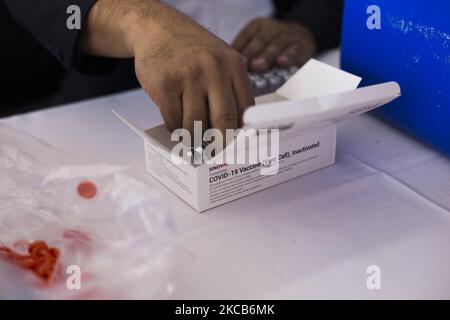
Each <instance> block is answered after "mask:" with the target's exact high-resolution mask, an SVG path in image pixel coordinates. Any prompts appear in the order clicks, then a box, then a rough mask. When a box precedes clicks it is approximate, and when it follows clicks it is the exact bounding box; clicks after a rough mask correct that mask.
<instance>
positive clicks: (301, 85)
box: [116, 60, 400, 212]
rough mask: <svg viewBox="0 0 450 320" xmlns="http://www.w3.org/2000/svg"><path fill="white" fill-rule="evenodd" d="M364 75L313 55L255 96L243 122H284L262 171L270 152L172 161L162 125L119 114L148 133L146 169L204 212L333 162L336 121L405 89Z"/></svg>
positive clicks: (247, 124)
mask: <svg viewBox="0 0 450 320" xmlns="http://www.w3.org/2000/svg"><path fill="white" fill-rule="evenodd" d="M360 81H361V78H359V77H357V76H355V75H352V74H349V73H346V72H344V71H341V70H339V69H336V68H333V67H331V66H328V65H326V64H323V63H321V62H318V61H316V60H311V61H309V62H308V63H307V64H306V65H305V66H304V67H303V68H302V69H300V70H299V71H298V73H296V74H295V75H294V76H293V77H292V78H291V79H290V80H289V81H288V82H287V83H286V84H285V85H284V86H283V87H282V88H280V89H279V90H278V91H277V92H276V93H274V94H270V95H266V96H261V97H258V98H257V99H256V106H254V107H251V108H249V109H247V111H246V112H245V114H244V124H245V126H244V128H255V129H268V128H280V129H282V130H281V131H280V143H279V155H278V156H277V157H276V159H271V162H270V163H274V161H276V164H277V168H278V171H277V173H276V174H273V175H262V174H261V166H265V164H266V163H267V161H266V159H260V161H259V162H257V163H249V164H244V165H237V164H230V165H228V164H220V165H214V164H213V165H211V164H206V163H204V164H200V165H194V164H188V163H184V164H175V163H173V161H172V154H171V151H172V148H173V147H174V146H175V145H176V144H177V143H178V142H172V141H171V136H170V133H169V132H168V131H167V130H166V129H165V128H164V126H162V125H161V126H157V127H154V128H151V129H148V130H142V129H140V128H138V127H136V126H134V125H133V124H131V123H130V122H129V121H127V120H126V119H125V118H123V117H121V116H120V115H118V114H116V115H117V116H118V117H119V118H120V119H121V120H122V121H123V122H124V123H125V124H126V125H127V126H129V127H130V128H131V129H133V130H134V131H135V132H136V133H138V134H139V135H140V136H141V137H142V138H143V139H144V142H145V162H146V167H147V170H148V172H149V173H150V174H151V175H152V176H153V177H154V178H156V179H157V180H158V181H159V182H161V183H162V184H163V185H165V186H166V187H167V188H169V189H170V190H171V191H173V192H174V193H175V194H177V195H178V196H179V197H180V198H182V199H183V200H184V201H186V202H187V203H188V204H189V205H191V206H192V207H193V208H194V209H196V210H197V211H199V212H201V211H205V210H208V209H210V208H213V207H216V206H219V205H222V204H224V203H227V202H229V201H232V200H236V199H238V198H241V197H243V196H246V195H249V194H252V193H254V192H257V191H260V190H263V189H266V188H269V187H271V186H274V185H276V184H279V183H282V182H284V181H287V180H290V179H293V178H296V177H299V176H302V175H304V174H307V173H310V172H312V171H315V170H318V169H321V168H324V167H326V166H329V165H331V164H334V162H335V149H336V123H337V122H338V121H341V120H343V119H346V118H348V117H350V116H355V115H359V114H361V113H364V112H367V111H369V110H372V109H375V108H377V107H379V106H382V105H384V104H386V103H388V102H390V101H392V100H394V99H396V98H397V97H399V96H400V87H399V85H398V84H397V83H395V82H390V83H385V84H381V85H376V86H371V87H366V88H361V89H356V88H357V86H358V85H359V83H360ZM250 148H251V147H250ZM247 151H248V148H247V149H246V150H241V152H247ZM237 152H240V151H237ZM274 201H276V199H274Z"/></svg>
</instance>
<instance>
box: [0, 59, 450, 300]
mask: <svg viewBox="0 0 450 320" xmlns="http://www.w3.org/2000/svg"><path fill="white" fill-rule="evenodd" d="M322 59H324V60H325V61H328V62H330V63H334V64H337V63H338V56H337V54H336V53H333V54H331V55H327V56H325V57H322ZM111 109H115V110H117V111H118V112H120V113H121V114H124V115H127V116H128V118H130V120H132V121H134V122H135V123H137V124H139V125H140V126H142V127H144V128H149V127H152V126H154V125H157V124H159V123H160V122H161V121H162V120H161V117H160V115H159V112H158V110H157V108H156V107H155V106H154V104H153V103H152V102H150V101H149V100H148V98H147V97H146V96H145V94H144V93H143V92H142V91H141V90H136V91H131V92H127V93H123V94H119V95H114V96H110V97H105V98H100V99H95V100H91V101H86V102H81V103H76V104H72V105H68V106H62V107H59V108H55V109H50V110H44V111H40V112H34V113H31V114H25V115H19V116H15V117H11V118H8V119H3V120H1V122H3V123H6V124H8V125H10V126H12V127H17V128H20V129H23V130H25V131H28V132H30V133H33V134H35V135H36V136H38V137H40V138H42V139H44V140H46V141H48V142H49V143H51V144H53V145H55V146H57V147H59V148H61V149H64V150H66V151H69V152H73V153H76V154H77V155H78V156H83V157H85V158H91V159H92V158H95V159H100V160H103V161H108V160H110V161H115V162H116V161H120V162H125V163H130V164H133V165H134V166H136V167H138V168H139V169H140V170H142V172H144V159H143V143H142V141H141V139H140V138H138V137H137V136H136V135H135V134H134V133H132V132H131V131H130V130H129V129H127V128H126V127H125V126H124V125H123V124H122V123H121V122H120V121H119V120H118V119H117V118H116V117H115V116H114V115H113V114H112V113H111ZM338 141H339V142H338V154H337V163H336V165H334V166H331V167H328V168H326V169H323V170H320V171H317V172H314V173H312V174H309V175H307V176H304V177H300V178H297V179H294V180H292V181H289V182H287V183H284V184H281V185H278V186H276V187H273V188H270V189H268V190H265V191H262V192H259V193H256V194H254V195H251V196H248V197H245V198H243V199H240V200H237V201H234V202H232V203H229V204H226V205H224V206H222V207H219V208H216V209H213V210H210V211H207V212H206V213H205V214H198V213H196V212H195V211H194V210H192V209H191V208H190V207H189V206H188V205H187V204H185V203H184V202H182V201H181V200H180V199H179V198H177V197H176V196H175V195H173V194H172V193H171V192H169V191H168V190H166V189H165V188H164V187H162V186H161V185H159V184H158V183H157V182H156V181H155V180H153V179H152V178H151V177H150V176H148V179H149V180H151V181H152V182H153V183H154V184H155V185H156V186H157V188H159V189H161V191H162V192H163V194H164V196H165V197H167V200H168V201H167V203H168V204H169V205H170V206H171V209H172V213H173V219H174V221H175V224H176V227H177V229H178V232H179V237H178V239H176V242H177V243H178V245H179V248H180V250H179V251H180V260H179V263H178V264H177V268H176V271H175V276H174V279H175V285H176V287H175V293H174V296H173V297H174V298H194V299H195V298H220V299H221V298H224V299H228V298H250V299H253V298H255V299H259V298H268V299H271V298H286V299H291V298H294V299H300V298H369V299H371V298H374V299H378V298H450V160H449V159H448V158H445V157H443V156H442V155H440V154H438V153H437V152H435V151H433V150H432V149H430V148H428V147H426V146H424V145H423V144H421V143H419V142H416V141H415V140H413V139H412V138H410V137H408V136H406V135H404V134H403V133H401V132H399V131H397V130H396V129H393V128H391V127H389V126H387V125H385V124H384V123H382V122H380V121H378V120H376V119H375V118H372V117H371V116H362V117H359V118H355V119H352V120H348V121H346V122H344V123H342V124H341V125H340V127H339V133H338ZM369 265H378V266H379V267H380V268H381V271H382V274H381V275H382V278H381V279H382V289H381V290H378V291H377V290H372V291H371V290H368V289H367V287H366V279H367V277H368V275H367V274H366V268H367V267H368V266H369ZM149 285H151V284H149Z"/></svg>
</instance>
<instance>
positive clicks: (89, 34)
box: [79, 0, 170, 58]
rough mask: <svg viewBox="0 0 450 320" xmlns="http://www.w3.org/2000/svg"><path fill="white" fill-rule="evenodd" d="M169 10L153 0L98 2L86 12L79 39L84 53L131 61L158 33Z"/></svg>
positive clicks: (110, 0)
mask: <svg viewBox="0 0 450 320" xmlns="http://www.w3.org/2000/svg"><path fill="white" fill-rule="evenodd" d="M167 11H170V10H168V7H167V6H166V5H164V4H162V3H160V2H159V1H156V0H97V2H96V3H95V4H94V6H93V7H92V9H91V10H90V12H89V15H88V17H87V21H86V23H85V24H84V27H83V30H82V32H81V35H80V39H79V46H80V49H81V50H82V52H83V53H85V54H88V55H93V56H100V57H110V58H129V57H134V54H135V49H136V46H137V45H138V44H139V42H140V41H141V39H142V38H143V37H145V38H146V39H147V40H149V41H151V39H152V37H154V35H155V34H156V33H157V32H158V31H159V29H160V24H158V21H159V20H161V18H162V16H164V15H167V14H168V13H167Z"/></svg>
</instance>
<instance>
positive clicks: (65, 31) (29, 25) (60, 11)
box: [3, 0, 116, 73]
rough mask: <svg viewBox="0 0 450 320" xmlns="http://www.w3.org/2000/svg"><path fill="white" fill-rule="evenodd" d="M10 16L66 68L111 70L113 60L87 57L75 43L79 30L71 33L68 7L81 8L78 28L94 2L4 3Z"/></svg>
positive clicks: (32, 0) (43, 0)
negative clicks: (68, 23) (68, 21)
mask: <svg viewBox="0 0 450 320" xmlns="http://www.w3.org/2000/svg"><path fill="white" fill-rule="evenodd" d="M3 1H4V3H5V5H6V7H7V9H8V11H9V13H10V14H11V16H12V17H13V18H14V19H15V20H16V22H17V23H19V24H20V25H21V26H22V27H23V28H25V30H27V31H28V32H29V33H30V34H31V35H32V36H33V37H34V38H35V39H36V40H37V41H38V42H39V43H40V44H41V45H42V46H43V47H44V48H46V49H47V50H48V51H49V52H50V53H51V54H52V55H53V56H54V57H55V58H56V59H57V60H58V61H59V62H60V63H61V64H62V65H63V66H64V67H65V68H67V69H70V68H72V67H75V68H77V69H79V70H80V71H82V72H85V73H104V72H109V71H111V70H112V69H113V68H114V65H115V62H116V59H107V58H105V59H103V58H96V57H87V56H84V55H82V54H81V52H80V50H79V48H78V46H77V42H78V38H79V35H80V32H81V30H77V29H74V30H70V29H69V28H67V25H66V22H67V19H68V18H69V16H70V14H68V13H67V8H68V7H69V6H71V5H77V6H79V8H80V9H81V25H82V27H83V22H84V21H85V20H86V17H87V15H88V13H89V10H90V9H91V7H92V6H93V5H94V3H95V2H96V0H40V1H36V0H3Z"/></svg>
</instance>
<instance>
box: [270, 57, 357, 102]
mask: <svg viewBox="0 0 450 320" xmlns="http://www.w3.org/2000/svg"><path fill="white" fill-rule="evenodd" d="M361 80H362V78H360V77H358V76H355V75H353V74H351V73H348V72H345V71H342V70H340V69H337V68H335V67H332V66H330V65H328V64H325V63H323V62H320V61H317V60H314V59H311V60H309V62H308V63H306V64H305V65H304V66H303V67H302V68H301V69H300V70H299V71H298V72H297V73H296V74H295V75H294V76H293V77H292V78H290V79H289V80H288V81H287V82H286V83H285V84H284V85H283V86H282V87H281V88H280V89H278V91H277V94H278V95H280V96H282V97H283V98H285V99H289V100H303V99H308V98H312V97H319V96H325V95H331V94H336V93H341V92H345V91H350V90H354V89H356V88H357V87H358V85H359V84H360V83H361Z"/></svg>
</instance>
